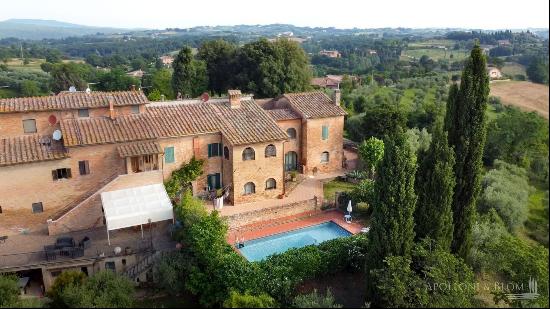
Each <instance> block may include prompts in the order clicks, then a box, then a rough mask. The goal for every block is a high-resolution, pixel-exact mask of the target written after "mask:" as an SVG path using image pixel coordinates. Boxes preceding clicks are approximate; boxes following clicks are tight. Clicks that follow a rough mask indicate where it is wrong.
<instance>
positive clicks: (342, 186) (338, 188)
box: [323, 179, 355, 201]
mask: <svg viewBox="0 0 550 309" xmlns="http://www.w3.org/2000/svg"><path fill="white" fill-rule="evenodd" d="M353 188H355V184H352V183H349V182H346V181H341V180H336V179H335V180H332V181H329V182H327V183H325V184H324V186H323V194H324V196H325V200H327V201H334V196H335V194H336V192H350V191H351V190H353Z"/></svg>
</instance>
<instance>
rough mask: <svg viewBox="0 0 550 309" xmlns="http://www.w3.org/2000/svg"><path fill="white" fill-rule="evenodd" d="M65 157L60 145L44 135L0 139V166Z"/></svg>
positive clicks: (65, 154)
mask: <svg viewBox="0 0 550 309" xmlns="http://www.w3.org/2000/svg"><path fill="white" fill-rule="evenodd" d="M46 142H47V143H46ZM67 157H68V155H67V153H66V152H65V151H64V149H63V147H62V145H60V144H59V145H57V142H55V141H52V140H51V139H50V138H49V137H46V136H40V135H38V134H33V135H22V136H16V137H6V138H2V139H0V166H6V165H14V164H21V163H30V162H38V161H48V160H58V159H64V158H67Z"/></svg>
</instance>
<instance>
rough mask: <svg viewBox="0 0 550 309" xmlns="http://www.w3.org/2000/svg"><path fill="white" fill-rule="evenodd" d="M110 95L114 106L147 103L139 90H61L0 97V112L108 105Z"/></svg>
mask: <svg viewBox="0 0 550 309" xmlns="http://www.w3.org/2000/svg"><path fill="white" fill-rule="evenodd" d="M111 97H112V99H113V100H114V105H115V106H124V105H138V104H146V103H148V100H147V97H145V95H144V94H143V92H141V91H115V92H102V91H92V92H90V93H86V92H82V91H79V92H62V93H60V94H58V95H55V96H45V97H27V98H11V99H0V113H14V112H30V111H46V110H68V109H79V108H97V107H108V106H109V98H111Z"/></svg>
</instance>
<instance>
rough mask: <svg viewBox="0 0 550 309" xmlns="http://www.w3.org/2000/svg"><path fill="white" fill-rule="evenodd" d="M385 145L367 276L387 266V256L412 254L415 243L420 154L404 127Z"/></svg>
mask: <svg viewBox="0 0 550 309" xmlns="http://www.w3.org/2000/svg"><path fill="white" fill-rule="evenodd" d="M384 144H385V147H384V148H385V149H384V158H383V160H382V162H381V163H380V166H379V169H378V179H377V181H376V183H375V188H374V190H375V197H374V200H375V202H374V203H373V205H372V206H373V212H372V220H371V229H370V231H369V244H368V248H369V249H368V258H367V261H368V262H367V277H369V275H370V271H372V270H375V269H380V268H383V266H384V262H383V261H384V259H385V258H386V257H387V256H409V255H410V252H411V249H412V247H413V245H414V243H413V242H414V218H413V214H414V208H415V204H416V194H415V192H414V176H415V172H416V156H415V154H414V153H413V151H412V149H411V147H410V146H409V144H408V141H407V138H406V136H405V134H404V133H403V131H402V130H401V129H398V131H397V132H396V133H394V134H392V135H390V137H389V138H386V139H385V141H384ZM372 288H374V287H372V286H371V287H370V289H371V290H372ZM371 297H376V295H371Z"/></svg>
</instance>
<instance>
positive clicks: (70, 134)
mask: <svg viewBox="0 0 550 309" xmlns="http://www.w3.org/2000/svg"><path fill="white" fill-rule="evenodd" d="M148 118H149V117H148V116H147V115H127V116H120V117H117V118H115V119H114V120H112V119H111V118H108V117H97V118H88V119H83V118H78V119H65V120H63V121H61V131H62V132H63V141H64V143H65V146H77V145H93V144H106V143H122V142H131V141H139V140H147V139H154V138H156V137H157V134H156V132H155V131H154V130H152V129H151V126H150V124H149V120H148Z"/></svg>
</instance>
